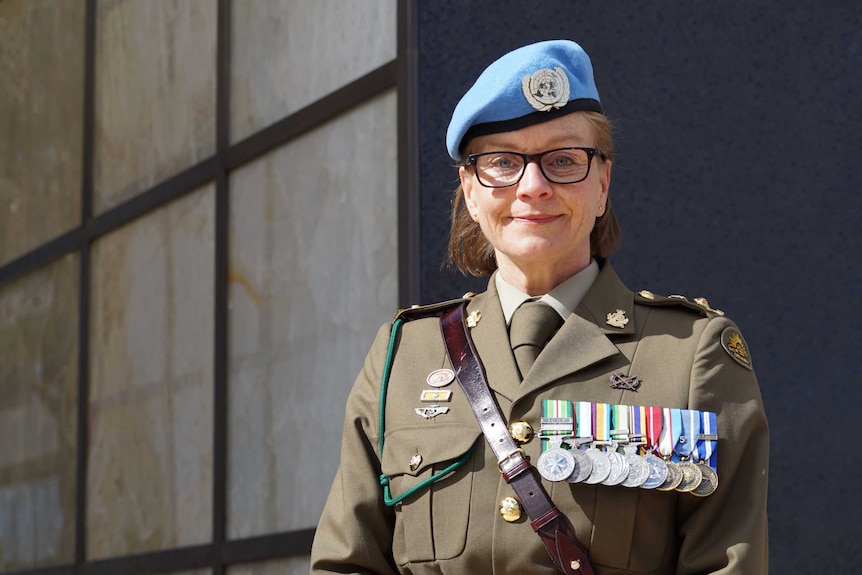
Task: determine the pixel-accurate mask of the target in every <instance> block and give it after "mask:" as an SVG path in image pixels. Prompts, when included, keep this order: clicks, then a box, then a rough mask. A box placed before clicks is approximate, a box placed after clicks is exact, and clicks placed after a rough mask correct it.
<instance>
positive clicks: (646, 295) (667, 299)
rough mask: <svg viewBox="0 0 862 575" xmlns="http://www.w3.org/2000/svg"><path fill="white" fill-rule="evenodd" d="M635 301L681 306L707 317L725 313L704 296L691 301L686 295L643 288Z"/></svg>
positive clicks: (644, 303) (636, 295) (646, 303)
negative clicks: (669, 293) (661, 292)
mask: <svg viewBox="0 0 862 575" xmlns="http://www.w3.org/2000/svg"><path fill="white" fill-rule="evenodd" d="M635 303H640V304H643V305H655V306H670V305H675V306H681V307H684V308H687V309H690V310H693V311H696V312H698V313H700V314H701V315H703V316H707V317H715V316H718V317H721V316H723V315H724V312H723V311H721V310H720V309H715V308H713V307H710V305H709V302H708V301H706V298H703V297H696V298H694V299H693V300H692V301H689V299H688V298H687V297H685V296H684V295H669V296H660V295H656V294H654V293H652V292H651V291H648V290H641V291H639V292H637V293H636V294H635Z"/></svg>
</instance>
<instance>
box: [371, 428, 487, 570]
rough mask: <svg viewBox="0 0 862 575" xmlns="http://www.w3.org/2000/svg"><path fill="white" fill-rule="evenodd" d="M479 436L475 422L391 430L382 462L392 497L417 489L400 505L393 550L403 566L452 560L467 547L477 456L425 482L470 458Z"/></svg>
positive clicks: (387, 434)
mask: <svg viewBox="0 0 862 575" xmlns="http://www.w3.org/2000/svg"><path fill="white" fill-rule="evenodd" d="M480 436H481V431H480V430H479V428H478V426H477V425H475V424H473V425H470V426H467V425H464V424H459V423H452V424H438V425H434V426H433V427H429V426H427V425H423V426H421V427H415V428H414V427H399V428H395V429H391V430H387V432H386V437H385V441H384V447H383V457H382V460H381V462H380V463H381V469H382V471H383V473H384V474H386V475H388V476H389V485H390V494H391V495H390V496H391V497H393V498H395V497H398V496H401V495H402V494H404V493H407V492H408V491H410V490H411V489H416V491H415V492H414V493H412V494H410V495H409V496H407V497H405V498H404V499H403V500H402V501H401V502H400V503H397V504H396V505H395V514H396V523H395V533H394V539H393V554H394V556H395V560H396V562H398V564H399V565H405V564H407V563H410V562H415V561H433V560H442V559H452V558H453V557H457V556H458V555H460V554H461V553H462V552H463V551H464V547H465V544H466V541H467V524H468V519H469V516H470V497H471V494H472V490H473V478H472V472H473V468H474V466H475V460H476V458H475V457H469V459H467V460H466V462H465V463H464V464H463V465H461V466H460V467H458V468H457V469H456V470H455V471H453V472H452V473H450V474H448V475H446V476H445V477H441V478H439V479H437V480H435V481H433V482H432V483H430V484H425V485H423V482H427V481H430V480H431V478H432V477H433V476H434V475H435V474H438V473H441V472H442V471H443V470H445V469H446V468H447V467H449V466H451V465H453V464H454V463H456V462H457V461H458V460H460V459H462V458H464V457H466V456H467V454H468V452H469V451H470V449H471V448H472V447H473V445H474V444H475V443H476V440H477V439H478V438H479V437H480ZM420 485H421V487H420Z"/></svg>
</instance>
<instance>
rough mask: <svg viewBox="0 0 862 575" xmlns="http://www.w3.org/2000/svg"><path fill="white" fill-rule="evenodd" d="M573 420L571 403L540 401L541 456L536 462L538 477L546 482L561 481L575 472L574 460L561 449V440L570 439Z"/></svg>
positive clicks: (573, 426)
mask: <svg viewBox="0 0 862 575" xmlns="http://www.w3.org/2000/svg"><path fill="white" fill-rule="evenodd" d="M574 432H575V419H574V413H573V411H572V402H571V401H565V400H559V401H558V400H554V399H545V400H542V427H541V429H540V430H539V436H540V437H541V438H542V454H541V455H540V456H539V459H538V461H537V462H536V469H538V471H539V475H541V476H542V477H544V478H545V479H547V480H548V481H563V480H565V479H567V478H568V477H569V476H570V475H571V474H572V472H574V470H575V458H574V457H573V456H572V454H571V453H569V450H568V449H565V448H563V439H564V438H566V437H572V435H573V434H574Z"/></svg>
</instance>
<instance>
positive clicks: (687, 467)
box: [674, 409, 703, 493]
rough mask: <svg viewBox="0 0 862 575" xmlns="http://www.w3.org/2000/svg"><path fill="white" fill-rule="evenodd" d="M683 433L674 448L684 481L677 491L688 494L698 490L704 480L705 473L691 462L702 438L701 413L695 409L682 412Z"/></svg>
mask: <svg viewBox="0 0 862 575" xmlns="http://www.w3.org/2000/svg"><path fill="white" fill-rule="evenodd" d="M680 418H681V420H682V433H681V434H680V436H679V441H677V443H676V447H674V453H676V454H677V456H678V457H679V459H680V462H679V470H680V471H682V481H681V482H680V484H679V485H678V486H677V487H676V490H677V491H681V492H682V493H688V492H690V491H694V490H695V489H697V486H698V485H700V482H701V481H702V480H703V472H702V471H701V470H700V468H699V467H698V466H697V465H695V464H694V463H693V462H691V461H690V460H689V458H690V457H691V454H692V452H694V448H695V446H696V445H697V440H698V437H699V436H700V412H699V411H696V410H694V409H682V410H680Z"/></svg>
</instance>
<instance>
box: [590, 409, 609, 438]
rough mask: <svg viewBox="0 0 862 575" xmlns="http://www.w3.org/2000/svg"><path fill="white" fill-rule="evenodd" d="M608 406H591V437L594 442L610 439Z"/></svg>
mask: <svg viewBox="0 0 862 575" xmlns="http://www.w3.org/2000/svg"><path fill="white" fill-rule="evenodd" d="M610 415H611V414H610V406H609V405H608V404H607V403H594V404H593V437H594V438H595V440H596V441H608V440H609V439H610V438H611V417H610Z"/></svg>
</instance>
